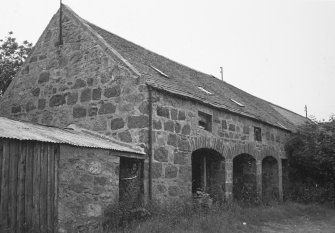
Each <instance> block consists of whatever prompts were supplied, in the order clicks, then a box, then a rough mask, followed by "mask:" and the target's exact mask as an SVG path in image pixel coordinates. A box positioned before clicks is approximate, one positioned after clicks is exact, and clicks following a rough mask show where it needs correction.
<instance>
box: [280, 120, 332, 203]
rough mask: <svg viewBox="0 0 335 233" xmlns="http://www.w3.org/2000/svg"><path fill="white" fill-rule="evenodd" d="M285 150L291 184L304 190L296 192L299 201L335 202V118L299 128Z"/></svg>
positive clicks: (310, 123)
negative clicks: (301, 186)
mask: <svg viewBox="0 0 335 233" xmlns="http://www.w3.org/2000/svg"><path fill="white" fill-rule="evenodd" d="M286 149H287V151H288V154H289V164H290V177H291V181H292V182H294V183H296V184H298V183H299V184H300V185H303V186H304V188H303V189H304V191H303V192H301V190H302V189H300V191H299V192H298V193H297V195H300V197H299V198H303V199H309V200H321V201H324V200H333V201H335V196H334V192H335V186H334V184H335V117H334V115H333V114H332V115H331V116H330V119H329V121H328V122H325V121H323V122H317V121H316V122H309V123H307V124H306V125H303V126H301V127H300V128H299V129H298V131H297V133H295V134H292V135H291V137H290V138H289V140H288V141H287V143H286ZM295 187H296V188H297V187H298V185H295ZM295 191H296V190H295ZM313 195H314V196H313Z"/></svg>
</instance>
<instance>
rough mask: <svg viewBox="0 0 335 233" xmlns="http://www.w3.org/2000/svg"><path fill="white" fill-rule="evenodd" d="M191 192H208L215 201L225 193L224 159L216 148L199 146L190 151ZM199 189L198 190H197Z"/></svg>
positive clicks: (221, 199)
mask: <svg viewBox="0 0 335 233" xmlns="http://www.w3.org/2000/svg"><path fill="white" fill-rule="evenodd" d="M191 161H192V193H193V195H194V196H195V197H198V196H199V194H200V192H205V193H208V194H209V195H210V196H211V198H213V199H214V200H215V201H223V200H224V195H225V163H224V162H225V159H224V157H223V156H222V155H221V154H220V153H219V152H218V151H216V150H213V149H210V148H200V149H197V150H195V151H193V152H192V157H191ZM199 191H200V192H199Z"/></svg>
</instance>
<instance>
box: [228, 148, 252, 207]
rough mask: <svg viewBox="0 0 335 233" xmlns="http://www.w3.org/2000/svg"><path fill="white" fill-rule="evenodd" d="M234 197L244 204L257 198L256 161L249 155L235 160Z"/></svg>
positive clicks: (239, 156) (240, 156)
mask: <svg viewBox="0 0 335 233" xmlns="http://www.w3.org/2000/svg"><path fill="white" fill-rule="evenodd" d="M233 196H234V199H235V200H238V201H243V202H253V201H255V200H256V198H257V185H256V160H255V159H254V158H253V157H252V156H251V155H249V154H240V155H238V156H236V157H235V158H234V160H233Z"/></svg>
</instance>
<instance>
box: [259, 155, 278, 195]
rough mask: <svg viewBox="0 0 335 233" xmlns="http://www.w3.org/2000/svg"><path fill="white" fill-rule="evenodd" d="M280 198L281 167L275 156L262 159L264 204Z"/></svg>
mask: <svg viewBox="0 0 335 233" xmlns="http://www.w3.org/2000/svg"><path fill="white" fill-rule="evenodd" d="M278 198H279V165H278V159H277V158H275V157H274V156H265V157H264V158H263V159H262V199H263V201H264V202H269V201H271V200H278Z"/></svg>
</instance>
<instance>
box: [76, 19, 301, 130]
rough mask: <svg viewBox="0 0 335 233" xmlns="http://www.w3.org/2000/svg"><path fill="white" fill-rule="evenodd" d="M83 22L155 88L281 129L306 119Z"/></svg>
mask: <svg viewBox="0 0 335 233" xmlns="http://www.w3.org/2000/svg"><path fill="white" fill-rule="evenodd" d="M76 16H77V15H76ZM77 17H78V16H77ZM81 20H82V19H81ZM82 22H85V23H86V24H87V25H88V26H89V27H90V29H92V30H93V31H94V32H96V33H97V34H98V35H99V36H101V37H102V38H103V39H104V40H105V41H106V42H107V44H109V45H110V46H111V47H112V48H113V49H115V50H116V51H117V52H118V54H120V55H121V56H122V57H123V58H124V59H126V60H127V61H128V62H129V63H130V64H131V65H132V66H134V67H135V68H136V70H137V71H139V72H140V73H141V74H142V75H147V76H148V80H147V84H148V85H150V86H152V87H154V88H157V89H161V90H164V91H167V92H170V93H173V94H178V95H181V96H184V97H188V98H191V99H194V100H197V101H200V102H202V103H205V104H208V105H211V106H214V107H216V108H220V109H225V110H227V111H230V112H234V113H237V114H240V115H243V116H247V117H249V118H252V119H256V120H259V121H262V122H264V123H267V124H270V125H273V126H275V127H279V128H282V129H289V130H294V129H295V128H296V126H297V125H301V124H304V123H305V122H306V118H304V117H302V116H300V115H298V114H296V113H293V112H291V111H289V110H286V109H285V108H282V107H278V106H276V105H273V104H271V103H269V102H267V101H265V100H262V99H260V98H258V97H256V96H253V95H251V94H249V93H247V92H245V91H242V90H241V89H238V88H236V87H234V86H233V85H231V84H229V83H227V82H224V81H221V80H219V79H217V78H215V77H213V76H212V75H208V74H205V73H202V72H199V71H197V70H194V69H192V68H189V67H187V66H184V65H182V64H180V63H178V62H175V61H172V60H170V59H168V58H166V57H164V56H161V55H159V54H156V53H154V52H151V51H149V50H147V49H145V48H143V47H141V46H139V45H137V44H134V43H132V42H130V41H128V40H126V39H123V38H121V37H119V36H117V35H115V34H113V33H110V32H108V31H106V30H104V29H102V28H100V27H98V26H96V25H94V24H91V23H89V22H87V21H85V20H82ZM158 70H159V71H161V72H159V71H158ZM165 74H166V75H167V76H168V77H166V76H165ZM198 87H203V88H204V89H206V90H208V91H209V92H211V93H213V94H207V93H205V92H203V91H201V90H199V88H198ZM231 99H233V100H235V101H237V102H239V103H242V104H243V105H244V107H240V106H238V105H237V104H236V103H234V102H233V101H232V100H231Z"/></svg>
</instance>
